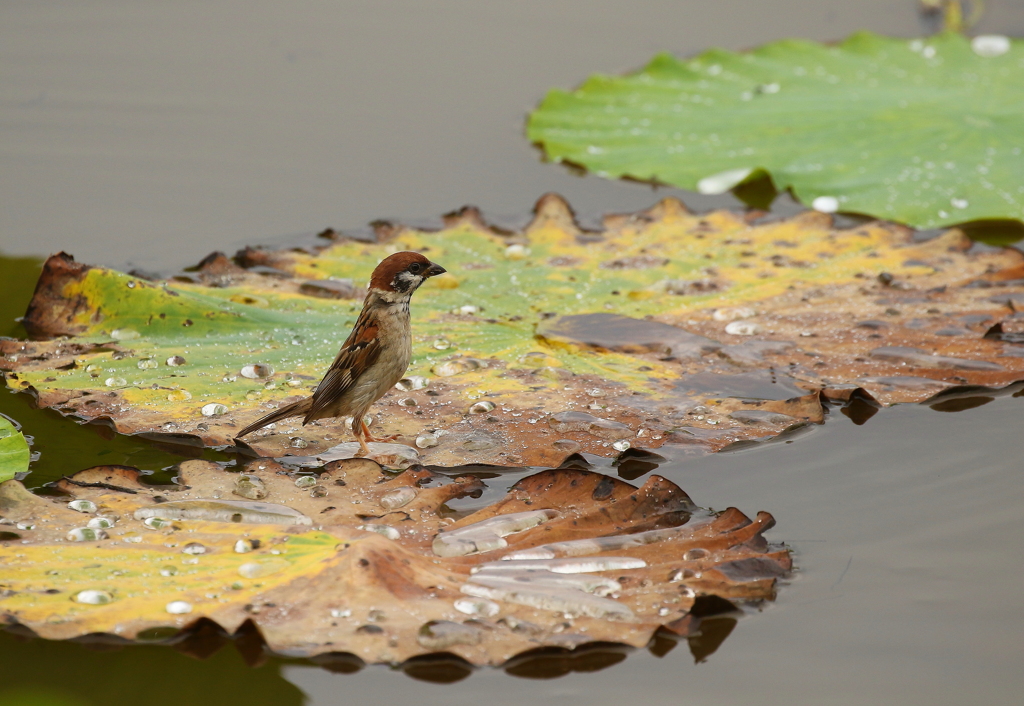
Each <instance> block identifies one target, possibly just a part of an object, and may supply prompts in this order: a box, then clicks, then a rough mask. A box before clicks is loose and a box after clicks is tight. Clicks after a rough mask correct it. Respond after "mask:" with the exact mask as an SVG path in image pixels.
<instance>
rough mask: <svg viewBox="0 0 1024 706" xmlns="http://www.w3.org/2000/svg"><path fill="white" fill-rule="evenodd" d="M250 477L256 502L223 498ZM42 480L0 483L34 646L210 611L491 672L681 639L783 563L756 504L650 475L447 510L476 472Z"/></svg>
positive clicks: (150, 627)
mask: <svg viewBox="0 0 1024 706" xmlns="http://www.w3.org/2000/svg"><path fill="white" fill-rule="evenodd" d="M246 478H248V479H250V480H251V479H254V478H255V479H258V480H259V481H260V482H261V484H262V485H263V487H264V489H265V497H264V498H262V499H261V500H258V501H253V500H247V499H245V498H244V497H242V496H239V495H238V494H237V491H238V487H239V484H240V483H242V482H244V480H245V479H246ZM58 487H59V489H60V490H63V491H65V493H67V495H66V496H65V497H59V498H58V497H54V496H46V497H44V496H37V495H33V494H31V493H29V492H27V491H26V490H25V489H24V487H23V486H22V485H21V484H20V483H19V482H18V481H15V480H11V481H7V482H6V483H3V484H0V515H2V516H3V517H4V518H5V519H7V520H10V521H12V522H18V523H20V525H19V526H22V527H29V528H30V529H27V530H24V531H23V532H22V533H21V539H20V540H19V541H16V542H5V543H3V544H2V545H0V565H2V566H3V573H2V576H0V620H3V621H4V622H6V623H7V624H8V625H19V626H22V627H23V628H28V629H30V630H32V631H33V632H35V633H36V634H38V635H40V636H42V637H44V638H49V639H69V638H75V637H80V636H83V635H96V634H112V635H116V636H118V637H120V638H125V639H141V640H145V639H147V638H149V637H152V636H154V635H166V634H169V633H173V632H174V631H175V630H178V629H184V628H186V627H188V626H190V625H193V626H194V625H196V624H199V623H198V622H197V621H203V620H209V621H213V622H214V623H216V624H217V625H219V626H221V627H222V628H223V629H225V630H226V631H228V632H236V631H239V630H249V631H251V630H252V629H253V626H255V628H256V629H257V630H258V631H259V633H261V634H262V636H263V639H264V640H265V641H266V644H267V646H268V647H269V648H270V649H271V650H273V651H275V652H278V653H282V654H288V655H301V656H316V655H323V654H328V653H332V654H336V653H347V654H350V655H355V656H356V657H358V658H360V659H362V660H363V661H365V662H370V663H372V662H390V663H396V662H402V661H405V660H408V659H410V658H412V657H416V656H419V655H425V654H431V653H437V652H445V653H450V654H454V655H457V656H458V657H461V658H463V659H465V660H467V661H469V662H471V663H473V664H500V663H503V662H505V661H506V660H508V659H510V658H511V657H513V656H515V655H518V654H521V653H523V652H526V651H528V650H533V649H535V648H538V647H566V648H575V647H577V646H580V645H584V644H587V643H594V642H614V643H621V644H626V645H633V646H642V645H645V644H646V643H647V642H648V641H649V640H650V639H651V637H652V635H653V634H654V633H655V632H656V631H657V630H659V629H666V630H669V631H672V632H674V633H676V634H679V635H688V634H690V633H692V632H693V631H694V630H695V629H696V627H697V625H698V624H699V621H700V616H699V615H693V614H691V609H692V608H693V606H694V605H695V601H698V600H700V599H701V597H717V598H718V599H723V600H727V601H733V602H736V603H739V602H744V601H759V600H764V599H771V598H773V596H774V590H775V583H776V580H777V579H778V578H779V577H780V576H784V575H785V574H786V573H787V572H788V571H789V569H790V567H791V560H790V556H789V553H788V552H787V551H785V550H784V549H781V548H779V547H773V546H769V545H768V543H767V542H766V541H765V539H764V538H763V537H762V534H763V532H764V531H765V530H767V529H769V528H770V527H771V526H772V525H773V524H774V520H773V519H772V517H771V516H770V515H768V514H767V513H758V515H757V516H756V518H755V519H753V520H750V519H748V518H747V517H746V516H745V515H743V513H741V512H740V511H739V510H737V509H735V508H730V509H728V510H726V511H724V512H721V513H717V514H716V513H711V512H708V511H705V510H702V509H700V508H699V507H697V506H696V505H694V503H693V502H692V501H691V500H690V498H689V497H688V496H687V495H686V493H684V492H683V491H682V490H680V489H679V488H678V487H677V486H675V485H674V484H673V483H671V482H669V481H667V480H666V479H664V478H661V477H659V476H651V477H650V478H649V479H648V480H647V482H646V483H645V484H644V485H643V486H642V487H640V488H636V487H634V486H632V485H630V484H628V483H626V482H624V481H622V480H619V479H616V478H612V477H610V476H605V475H602V474H599V473H593V472H590V471H585V470H577V469H571V468H561V469H554V470H548V471H542V472H539V473H536V474H534V475H531V476H528V477H525V478H523V479H521V480H520V481H519V482H517V483H516V484H515V485H514V486H512V488H511V489H510V490H509V492H508V494H507V495H506V496H505V497H504V498H503V499H501V500H499V501H498V502H495V503H493V504H491V505H488V506H486V507H483V508H482V509H479V510H477V511H476V512H473V513H471V514H469V515H467V516H465V517H462V518H460V519H458V520H454V519H453V518H451V517H445V515H446V514H448V513H446V512H445V511H444V503H446V502H447V501H450V500H452V499H453V498H457V497H461V496H465V495H467V494H472V493H476V492H479V491H480V490H482V489H483V484H482V483H481V481H480V480H478V479H475V478H472V477H469V476H466V477H459V478H455V479H450V478H447V477H443V476H439V475H437V474H435V473H433V472H431V471H429V470H427V469H425V468H423V467H420V466H416V467H413V468H410V469H407V470H406V471H404V472H402V473H400V474H398V475H393V474H387V473H385V472H383V471H382V470H381V467H380V466H378V465H377V464H376V463H374V462H373V461H370V460H367V459H349V460H342V461H335V462H332V463H330V464H328V465H327V466H326V468H324V469H322V471H321V472H320V473H319V475H314V474H297V473H296V471H295V470H294V469H291V470H289V469H286V468H284V467H282V466H280V465H279V464H277V463H276V462H274V461H271V460H256V461H252V462H251V463H249V464H248V466H246V467H245V468H244V469H243V470H242V471H241V472H240V473H239V472H231V471H228V470H225V469H222V468H221V467H220V466H218V465H216V464H213V463H211V462H208V461H186V462H185V463H183V464H182V465H181V471H180V479H179V484H178V485H177V486H171V487H168V486H148V485H146V484H145V483H143V482H141V480H140V475H139V472H138V471H136V470H135V469H132V468H128V467H123V466H103V467H96V468H91V469H87V470H85V471H81V472H79V473H77V474H75V475H74V476H72V477H70V478H65V479H64V480H62V481H60V482H59V483H58ZM726 605H728V604H726ZM698 613H699V611H698Z"/></svg>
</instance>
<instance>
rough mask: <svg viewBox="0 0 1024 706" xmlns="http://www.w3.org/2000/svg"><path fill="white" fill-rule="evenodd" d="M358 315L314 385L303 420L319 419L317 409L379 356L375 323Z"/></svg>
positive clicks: (343, 390) (330, 401) (332, 400)
mask: <svg viewBox="0 0 1024 706" xmlns="http://www.w3.org/2000/svg"><path fill="white" fill-rule="evenodd" d="M359 318H360V320H359V321H357V322H356V326H355V328H354V329H353V330H352V334H351V335H350V336H349V337H348V340H347V341H345V345H344V346H342V348H341V350H340V351H338V356H337V357H336V358H335V359H334V362H333V363H331V367H330V368H329V369H328V370H327V374H326V375H324V379H323V380H321V381H320V384H319V385H317V386H316V391H314V392H313V406H312V407H310V409H309V412H307V413H306V418H305V420H304V422H303V423H308V422H311V421H313V420H314V419H319V418H320V412H323V411H324V410H326V409H327V408H329V407H330V406H331V405H332V404H333V403H335V402H337V401H338V400H339V399H340V398H341V397H342V396H343V395H344V394H345V393H346V392H348V391H349V389H351V387H352V385H353V384H355V382H356V380H358V379H359V378H360V377H362V375H363V373H365V372H366V369H367V368H369V367H370V366H372V365H373V364H374V363H375V362H377V359H378V358H379V357H380V352H381V343H380V339H379V338H377V325H376V324H375V323H371V322H370V321H368V320H364V318H363V317H362V316H360V317H359Z"/></svg>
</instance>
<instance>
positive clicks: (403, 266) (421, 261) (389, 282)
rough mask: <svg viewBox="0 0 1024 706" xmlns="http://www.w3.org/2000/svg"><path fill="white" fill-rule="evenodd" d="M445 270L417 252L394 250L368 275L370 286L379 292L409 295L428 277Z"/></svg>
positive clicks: (442, 272)
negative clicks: (394, 251)
mask: <svg viewBox="0 0 1024 706" xmlns="http://www.w3.org/2000/svg"><path fill="white" fill-rule="evenodd" d="M445 272H447V270H445V269H444V268H443V267H441V266H440V265H436V264H434V263H433V262H431V261H430V260H428V259H427V258H426V257H424V256H423V255H421V254H419V253H418V252H396V253H395V254H394V255H388V256H387V257H386V258H384V259H383V260H381V263H380V264H379V265H377V268H376V269H375V270H374V271H373V275H372V276H371V277H370V288H371V289H376V290H378V291H379V292H380V293H381V294H385V295H391V296H394V295H395V294H398V295H405V296H407V297H408V296H411V295H412V293H413V292H415V291H416V289H417V288H418V287H419V286H420V285H421V284H423V283H424V282H425V281H426V280H427V278H428V277H433V276H435V275H441V274H444V273H445Z"/></svg>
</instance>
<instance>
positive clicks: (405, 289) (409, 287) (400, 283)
mask: <svg viewBox="0 0 1024 706" xmlns="http://www.w3.org/2000/svg"><path fill="white" fill-rule="evenodd" d="M421 284H423V278H422V277H420V276H419V275H414V274H413V273H411V272H405V271H404V270H403V271H402V272H399V273H398V274H397V275H395V279H394V281H393V282H392V283H391V286H392V287H393V288H394V289H395V291H396V292H402V293H405V294H408V293H410V292H414V291H415V290H416V288H417V287H419V286H420V285H421Z"/></svg>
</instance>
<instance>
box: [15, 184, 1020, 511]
mask: <svg viewBox="0 0 1024 706" xmlns="http://www.w3.org/2000/svg"><path fill="white" fill-rule="evenodd" d="M513 246H516V249H515V250H514V253H513V255H514V256H512V257H510V256H509V250H510V248H512V247H513ZM395 249H410V250H422V251H424V252H425V253H427V254H428V255H429V256H430V257H431V259H433V260H435V261H437V262H439V263H442V264H443V265H444V266H445V267H446V268H447V269H448V271H449V273H450V274H449V275H445V276H442V277H438V278H434V279H432V280H430V281H429V282H428V284H427V285H425V286H424V287H423V289H422V290H421V291H419V292H417V294H416V297H415V298H414V301H413V333H414V354H413V358H414V359H413V364H412V367H411V368H410V370H409V376H410V377H409V378H407V379H406V380H405V381H403V382H402V383H400V384H399V385H398V388H399V389H396V390H394V391H392V392H391V393H390V395H388V396H387V397H385V398H384V399H382V400H381V401H380V402H378V404H377V405H375V407H374V408H373V409H372V414H374V415H375V419H374V420H371V421H372V425H373V430H374V431H375V432H376V431H377V430H381V431H383V432H384V433H387V434H396V433H397V434H399V437H398V439H397V440H398V441H399V442H400V443H397V444H389V445H379V446H373V447H372V448H373V450H374V454H376V458H378V460H380V461H381V462H383V463H385V464H387V465H392V466H395V467H399V468H404V467H407V466H409V465H410V464H413V463H415V462H417V461H419V462H421V463H431V464H438V465H458V464H461V463H467V462H480V463H495V464H503V465H537V466H541V465H557V464H558V463H559V462H560V461H561V460H562V459H563V458H564V457H565V456H566V455H567V453H569V452H570V451H575V450H581V451H584V452H589V453H598V454H601V455H612V454H616V453H619V452H622V451H623V450H624V449H627V448H630V447H633V448H635V447H644V448H657V447H659V446H661V445H663V444H685V445H690V446H698V447H700V448H703V449H707V450H717V449H719V448H722V447H723V446H726V445H728V444H731V443H735V442H737V441H743V440H751V439H757V438H764V437H769V436H773V435H775V434H778V433H779V432H780V431H782V430H784V429H786V428H788V427H790V426H793V425H798V424H806V423H820V422H821V421H822V420H823V419H824V417H825V412H824V409H823V406H822V399H821V398H820V396H819V392H820V391H822V390H824V391H825V396H826V397H827V398H828V399H831V400H833V401H835V402H836V403H837V404H847V403H849V401H850V399H853V398H857V397H858V396H860V395H861V393H859V392H856V393H855V392H851V390H854V391H855V390H856V389H857V388H863V389H864V390H867V391H868V392H869V393H870V395H873V396H874V398H875V399H876V400H877V401H878V402H880V403H885V404H888V403H892V402H905V401H920V400H924V399H925V398H927V397H929V396H931V395H933V394H935V393H937V392H939V391H940V390H944V389H946V388H949V387H953V386H957V385H963V384H977V385H987V386H993V387H1000V386H1004V385H1006V384H1008V383H1010V382H1013V381H1015V380H1018V379H1020V378H1022V377H1024V356H1022V355H1021V346H1020V345H1018V344H1017V343H1016V342H1015V339H1014V336H1015V335H1016V334H1015V333H1014V332H1015V331H1016V330H1017V329H1018V328H1019V327H1020V324H1019V319H1018V318H1015V317H1014V311H1016V310H1018V309H1020V308H1021V307H1022V306H1024V286H1022V285H1021V280H1022V279H1024V256H1022V255H1021V253H1020V252H1019V251H1017V250H1013V249H998V250H997V249H971V243H970V241H969V240H968V239H967V238H966V237H965V236H964V235H963V234H962V233H960V232H959V231H949V232H946V233H944V234H942V235H941V236H939V237H937V238H933V239H932V240H928V241H926V242H917V241H916V239H915V234H914V233H913V232H912V231H910V230H908V229H906V228H903V227H900V226H894V225H892V224H888V223H882V222H876V223H866V224H863V225H860V226H857V227H855V228H852V229H837V228H836V227H835V226H834V225H833V224H832V219H831V217H830V216H828V215H826V214H821V213H813V212H808V213H804V214H802V215H800V216H798V217H795V218H791V219H781V220H769V221H767V222H758V221H750V220H748V219H747V218H745V217H743V216H742V215H738V214H736V213H732V212H728V211H716V212H713V213H706V214H699V215H698V214H693V213H690V212H689V211H687V210H686V208H685V207H684V206H683V205H682V204H681V203H680V202H678V201H676V200H673V199H667V200H665V201H662V202H661V203H659V204H658V205H656V206H655V207H654V208H652V209H650V210H649V211H645V212H642V213H636V214H623V215H613V216H608V217H606V218H605V221H604V227H603V229H602V230H600V231H584V230H582V229H580V228H579V226H578V225H577V224H576V223H575V221H574V220H573V217H572V214H571V211H570V210H569V208H568V206H567V205H566V204H565V203H564V202H563V201H562V200H561V199H560V198H558V197H556V196H547V197H545V198H543V199H542V200H541V201H540V202H539V203H538V205H537V209H536V215H535V217H534V219H533V221H532V222H531V223H530V224H529V225H528V226H527V227H526V228H524V229H523V230H522V231H521V232H516V233H504V232H499V231H497V230H495V229H493V228H491V227H489V226H488V225H487V224H486V223H484V222H483V221H482V220H481V219H480V217H479V214H478V213H476V212H475V211H473V210H471V209H470V210H465V211H463V212H461V213H459V214H453V215H452V216H450V217H448V219H447V224H446V226H445V228H444V229H443V230H441V231H439V232H427V231H422V230H415V229H410V228H403V227H401V226H390V227H384V226H381V227H380V229H379V242H376V243H368V242H362V241H354V240H348V239H339V240H337V241H334V242H331V243H327V244H325V245H324V246H323V247H322V248H320V249H319V250H318V251H316V252H305V251H298V252H297V251H279V250H252V249H250V250H246V251H244V252H242V253H240V254H239V256H238V258H237V259H238V260H239V261H240V262H242V263H243V264H245V265H247V266H248V267H249V269H244V268H242V267H240V266H237V265H231V266H230V267H228V265H229V264H230V263H227V262H226V258H223V256H221V257H219V258H212V259H209V260H208V261H207V265H206V266H205V267H204V268H201V269H200V270H199V272H197V273H196V274H195V275H190V276H191V277H194V279H195V281H194V282H184V281H180V280H178V279H174V280H170V281H167V282H162V283H152V282H145V281H142V280H139V279H138V278H136V277H132V276H130V275H125V274H121V273H118V272H113V271H111V270H105V269H101V268H90V267H86V266H84V265H79V264H78V263H75V262H74V261H72V260H71V259H70V258H68V257H67V256H63V255H62V256H55V257H53V258H51V259H50V261H49V262H48V263H47V265H46V267H45V269H44V272H43V275H42V279H41V281H40V286H39V288H38V289H37V295H36V298H35V299H34V300H33V303H32V306H31V307H30V310H29V312H28V315H27V317H26V319H25V325H26V326H27V327H28V329H29V330H30V332H31V333H32V334H33V335H35V336H38V337H42V336H70V338H58V339H56V340H44V341H35V342H32V341H16V340H4V341H0V353H2V354H3V357H0V365H2V366H4V367H5V368H6V369H7V370H8V371H10V372H9V373H8V374H7V382H8V385H10V386H11V387H13V388H14V389H21V390H27V391H32V392H34V394H35V395H36V396H37V399H38V402H39V404H40V405H42V406H47V407H56V408H58V409H60V410H62V411H63V412H65V413H68V414H74V415H76V416H79V417H83V418H86V419H97V418H104V419H109V420H110V421H111V422H112V423H113V424H114V426H115V427H116V428H117V430H118V431H120V432H122V433H138V434H143V435H144V436H145V437H146V438H150V439H157V440H161V441H165V442H169V443H176V444H181V445H191V446H195V447H201V446H203V445H207V446H214V445H225V444H232V443H233V437H234V435H235V434H236V433H237V431H238V430H239V429H241V428H242V427H243V426H245V425H246V424H248V423H249V422H251V421H253V420H254V419H255V418H256V417H258V416H260V415H261V414H263V413H265V412H266V411H267V410H268V409H270V408H273V407H276V406H277V405H279V404H281V403H282V402H284V401H288V400H294V399H297V396H300V395H308V394H309V393H310V391H311V390H312V389H313V387H314V386H315V385H316V383H317V382H318V381H319V379H320V377H321V376H322V374H323V372H324V370H326V368H327V366H328V365H329V364H330V361H331V360H332V359H333V357H334V355H335V354H336V351H337V346H338V345H339V343H340V341H341V340H342V339H343V338H344V336H345V335H347V333H348V327H349V326H350V325H351V324H352V323H353V322H354V319H355V315H356V313H357V312H358V309H359V307H360V302H359V301H357V300H336V299H323V298H321V297H318V296H310V295H308V294H303V293H302V292H301V291H300V289H301V288H302V286H303V285H304V284H305V283H308V282H309V281H311V278H313V277H320V278H323V279H321V280H319V281H341V280H353V281H356V282H359V281H361V280H360V279H359V278H360V277H365V276H366V274H367V273H369V272H370V271H371V270H372V269H373V267H374V266H375V265H376V263H377V262H378V261H379V260H380V259H381V258H382V257H383V256H384V255H385V254H387V253H388V252H391V251H394V250H395ZM523 253H525V255H523ZM520 255H523V256H522V257H520ZM211 263H213V264H211ZM268 271H270V272H272V274H261V273H266V272H268ZM332 277H333V278H337V279H335V280H332V279H328V278H332ZM435 280H440V281H437V282H436V281H435ZM996 323H1002V324H1004V325H1005V330H1004V332H1003V333H1001V334H999V335H995V334H992V335H989V336H985V333H986V332H987V331H988V329H989V327H991V326H992V325H993V324H996ZM186 324H187V325H186ZM121 329H131V330H133V331H136V332H137V333H138V337H137V338H132V339H130V340H119V341H114V340H112V339H111V335H110V333H111V331H112V330H121ZM442 339H443V341H444V345H443V346H442V347H443V349H441V348H439V344H438V342H439V341H440V340H442ZM172 355H180V356H181V357H182V358H184V359H185V361H186V362H185V364H183V365H174V366H166V365H164V366H161V367H159V368H151V367H143V368H140V367H138V365H137V363H138V361H139V360H156V361H165V360H168V359H169V358H170V357H172ZM256 366H260V367H259V368H258V370H259V371H260V373H261V374H262V375H263V377H259V376H257V377H246V375H245V373H246V372H249V373H251V374H255V372H256V370H257V367H256ZM111 379H119V380H121V381H122V382H123V383H124V384H121V383H118V384H117V385H113V386H108V385H107V384H106V382H107V381H109V380H111ZM300 421H301V420H300V419H298V418H294V419H292V420H287V421H284V422H281V423H279V424H277V425H276V427H275V428H273V429H267V430H265V431H260V432H257V433H255V434H253V435H250V436H248V437H246V439H245V441H246V442H247V443H248V444H250V445H251V446H252V448H253V449H255V450H256V452H258V453H259V454H260V455H263V456H274V457H278V458H281V459H283V460H284V461H285V462H287V463H289V464H292V465H305V466H310V467H316V466H320V465H322V464H323V463H326V462H327V461H329V460H332V459H338V458H344V457H348V456H351V455H353V454H354V453H355V452H356V450H357V449H358V446H357V445H356V444H355V443H354V442H352V441H350V439H351V437H350V436H349V435H348V432H347V430H346V429H345V428H344V425H343V423H342V422H343V420H337V421H334V420H326V421H322V422H317V423H314V424H311V425H309V426H305V427H303V426H301V424H300ZM249 492H251V493H252V495H249V496H246V497H248V498H249V499H251V500H259V499H260V497H259V489H258V488H252V489H250V490H249Z"/></svg>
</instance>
